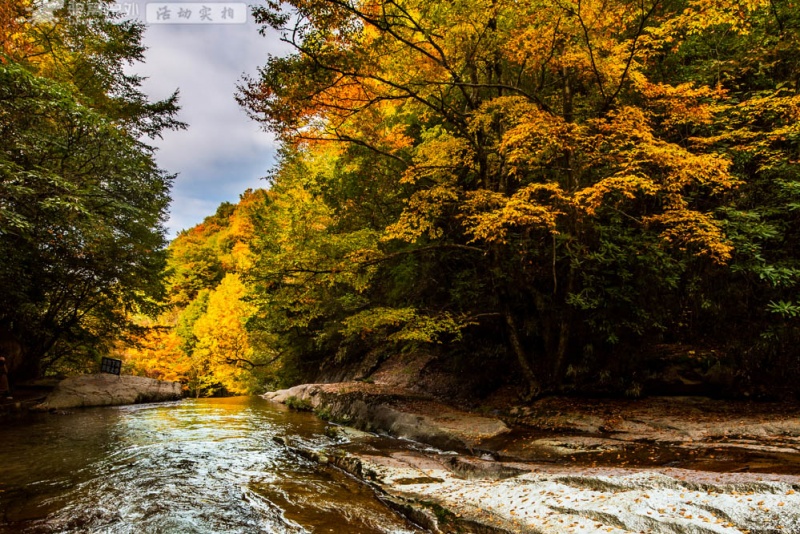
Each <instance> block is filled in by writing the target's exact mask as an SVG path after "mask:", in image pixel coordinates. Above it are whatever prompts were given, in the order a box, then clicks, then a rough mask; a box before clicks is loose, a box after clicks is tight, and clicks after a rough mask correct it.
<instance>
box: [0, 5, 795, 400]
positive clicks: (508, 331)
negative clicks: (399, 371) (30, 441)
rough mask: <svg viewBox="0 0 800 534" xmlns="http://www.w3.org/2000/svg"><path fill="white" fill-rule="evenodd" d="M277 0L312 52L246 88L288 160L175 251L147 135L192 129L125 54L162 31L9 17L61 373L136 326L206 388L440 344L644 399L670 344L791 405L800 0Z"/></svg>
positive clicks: (448, 352) (8, 84) (27, 194)
mask: <svg viewBox="0 0 800 534" xmlns="http://www.w3.org/2000/svg"><path fill="white" fill-rule="evenodd" d="M21 4H24V2H23V3H21ZM20 9H22V8H20ZM254 14H255V17H256V19H257V21H258V22H259V24H260V25H261V27H262V31H263V32H278V33H279V34H280V35H281V36H282V39H283V41H285V42H286V43H287V44H288V45H290V46H291V47H292V48H293V50H294V52H293V53H291V54H288V55H285V56H281V57H269V59H268V60H267V62H266V64H265V65H264V66H263V67H262V68H261V69H260V71H259V74H258V76H255V77H253V78H250V79H245V80H243V81H242V83H241V86H240V88H239V91H238V94H237V95H236V98H237V99H238V101H239V103H240V104H241V106H242V107H243V108H244V109H246V110H247V111H248V112H249V113H250V115H251V116H252V117H253V119H254V120H257V121H259V122H260V123H262V124H263V125H264V127H265V128H266V129H268V130H270V131H272V132H274V133H275V134H276V135H277V136H278V138H279V140H280V142H281V147H282V148H281V153H280V160H279V162H278V164H277V165H276V167H275V168H274V169H272V170H271V172H270V175H269V179H268V185H266V186H265V189H263V190H256V191H247V192H245V193H244V194H243V195H242V197H241V200H240V202H239V203H238V204H236V205H232V204H223V205H222V206H220V208H219V209H218V211H217V213H216V214H215V215H212V216H210V217H208V218H207V219H206V220H205V221H204V222H203V223H202V224H201V225H198V226H197V227H195V228H192V229H189V230H186V231H184V232H182V233H181V234H180V235H179V236H178V237H177V238H176V239H175V240H174V241H173V242H172V243H171V244H170V245H169V248H168V249H167V251H166V258H165V259H164V258H162V252H163V251H162V248H161V245H162V244H163V231H162V230H161V227H160V221H161V218H162V217H163V210H164V209H165V206H166V194H167V193H166V188H167V187H168V183H169V177H168V176H166V175H165V174H164V173H163V172H161V171H159V170H158V169H157V168H155V167H154V165H153V163H152V158H151V152H150V149H149V147H148V146H147V145H145V144H142V142H141V141H140V139H141V138H142V134H149V135H157V134H158V132H159V131H161V130H162V129H163V128H173V127H181V125H180V124H179V123H177V122H175V120H174V118H173V117H174V113H175V111H176V101H175V99H174V98H173V99H170V100H168V101H165V102H159V103H148V102H146V100H145V99H144V97H143V96H142V95H141V94H140V93H139V92H138V90H137V79H136V78H132V77H126V76H124V75H122V74H121V71H120V70H119V64H120V63H121V62H123V61H125V60H128V59H131V58H136V57H137V56H138V55H139V54H141V50H140V48H138V44H137V43H138V39H139V37H140V33H139V32H140V31H141V29H140V28H138V27H137V26H135V25H126V24H122V23H119V22H113V21H111V22H109V21H94V22H92V23H91V24H89V23H81V24H72V25H66V26H64V27H63V28H61V27H60V26H58V25H56V26H54V27H53V28H55V29H58V31H57V32H56V31H55V29H53V30H51V29H50V27H47V28H46V29H47V31H48V33H47V35H48V36H50V37H48V39H47V40H46V42H45V41H44V40H39V39H38V37H37V36H39V35H40V33H42V30H43V29H45V28H44V27H43V26H42V24H33V23H31V22H24V21H23V22H22V23H19V22H18V21H20V20H24V17H23V18H22V19H21V18H20V15H19V13H17V14H16V15H15V16H11V18H9V16H8V15H7V14H5V13H4V18H3V20H2V21H0V25H1V26H0V27H1V28H2V32H3V33H2V34H0V39H2V42H3V43H4V52H3V56H2V57H3V63H2V65H1V66H0V67H1V68H2V71H0V72H2V76H3V77H4V80H3V83H2V85H0V91H2V96H1V97H0V125H1V127H2V129H3V134H2V135H3V147H2V154H0V157H2V160H0V165H2V167H0V168H2V182H0V187H2V197H0V202H1V203H0V225H2V226H0V246H2V248H3V253H2V254H1V255H0V262H2V264H0V277H1V278H0V284H2V287H3V292H4V295H7V296H6V297H4V299H3V302H2V304H0V306H2V307H1V308H0V318H1V319H2V321H3V325H4V326H3V328H4V329H5V331H7V332H8V333H9V334H11V335H14V336H16V338H17V339H19V340H20V341H21V342H22V344H23V346H24V352H25V355H26V358H27V359H26V361H28V362H33V363H35V364H36V365H37V366H38V370H39V372H44V371H46V370H47V369H64V368H66V367H68V366H66V365H65V363H66V362H76V361H86V358H87V357H89V358H91V357H93V355H95V354H99V353H100V352H102V351H104V350H109V346H110V344H111V343H113V344H114V348H113V351H114V353H116V354H120V355H122V357H123V358H124V359H125V360H126V362H127V363H126V364H127V366H128V368H129V369H130V370H132V371H134V372H138V373H142V374H147V375H150V376H154V377H162V378H168V379H177V380H181V381H183V382H184V383H186V384H187V388H188V389H189V391H190V392H191V393H192V394H195V395H211V394H224V393H248V392H255V391H258V390H260V389H263V388H264V387H274V386H277V385H288V384H293V383H297V382H300V381H304V380H313V379H315V377H317V375H318V373H319V370H320V369H322V368H328V369H330V368H335V367H337V366H338V367H342V368H344V367H347V366H348V365H352V364H353V363H354V362H361V361H365V360H369V361H373V362H381V361H384V360H386V359H391V358H392V357H394V356H395V355H398V354H404V353H409V352H414V351H425V352H429V353H432V354H434V355H435V358H436V360H437V361H438V362H439V364H440V365H442V366H445V367H448V368H450V369H453V370H457V371H458V372H460V373H466V374H471V375H473V376H479V377H482V379H483V380H484V381H485V383H486V387H487V388H491V387H496V386H498V385H500V384H503V383H512V384H517V385H519V386H520V388H521V390H522V391H524V395H526V396H528V397H533V396H537V395H543V394H548V393H554V392H606V393H627V394H629V395H638V394H641V393H646V392H647V391H646V387H644V386H645V385H646V384H647V381H648V377H650V376H652V375H654V374H658V373H659V372H661V371H662V369H663V361H662V360H663V359H664V357H665V356H664V354H670V355H672V356H670V357H672V358H675V356H674V355H675V354H679V355H680V358H683V359H684V360H685V362H686V365H687V366H689V367H691V368H692V369H694V371H695V373H696V374H697V373H699V374H700V379H701V380H702V381H707V382H708V383H709V384H710V385H711V386H712V387H719V388H720V391H723V390H724V392H726V393H728V394H730V393H758V392H770V393H771V394H778V395H792V394H794V393H795V392H796V387H795V386H794V384H796V383H797V380H798V379H800V354H798V351H797V349H796V347H797V346H798V344H800V298H798V279H799V278H800V263H799V262H798V260H799V259H800V250H799V249H798V247H799V246H800V241H799V240H798V239H799V238H800V165H799V163H800V9H798V6H796V5H795V4H794V2H793V0H741V1H729V0H725V1H723V0H602V1H600V0H541V1H539V0H534V1H530V2H516V1H508V0H492V1H482V0H470V1H463V0H454V1H451V2H420V1H417V0H309V1H303V0H297V1H293V2H288V3H284V2H272V1H270V2H267V5H266V6H263V7H257V8H255V9H254ZM12 15H14V14H13V13H12ZM15 17H16V18H15ZM15 24H16V25H18V24H21V26H20V27H15ZM52 32H55V33H52ZM52 35H55V36H56V37H57V38H53V37H52ZM81 39H84V41H81ZM80 43H82V44H81V45H80V46H78V44H80ZM43 47H45V48H43ZM29 50H32V52H28V51H29ZM59 54H63V55H64V57H67V58H68V61H61V60H59V61H58V62H56V61H48V60H47V59H46V58H51V57H60V56H59ZM43 58H44V59H43ZM61 65H70V66H74V67H75V68H70V69H61ZM78 67H79V68H78ZM101 139H102V142H101V141H100V140H101ZM71 143H83V144H85V145H86V147H85V149H82V150H81V151H79V152H74V151H70V152H69V153H68V154H73V153H79V154H83V155H82V156H70V157H66V156H65V154H66V153H65V151H64V147H65V146H71ZM162 260H163V261H165V262H166V264H165V267H164V268H163V269H161V267H160V266H159V262H161V261H162ZM159 275H160V278H159ZM160 285H163V294H162V295H161V296H159V286H160ZM8 325H12V326H8ZM123 326H125V328H123ZM122 332H125V335H124V336H123V335H120V334H121V333H122ZM82 358H83V360H82ZM71 365H73V366H74V365H77V364H74V363H73V364H71Z"/></svg>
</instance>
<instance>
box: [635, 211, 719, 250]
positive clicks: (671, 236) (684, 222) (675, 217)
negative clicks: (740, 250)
mask: <svg viewBox="0 0 800 534" xmlns="http://www.w3.org/2000/svg"><path fill="white" fill-rule="evenodd" d="M644 222H645V223H646V224H652V225H655V226H657V227H662V228H663V230H662V231H661V234H660V235H661V237H662V238H663V239H664V240H665V241H667V242H668V243H671V244H674V245H676V246H677V247H678V248H679V249H680V250H686V251H690V252H693V253H694V254H696V255H698V256H707V257H709V258H711V259H712V260H713V261H715V262H717V263H724V262H726V261H728V260H729V259H730V257H731V253H732V251H733V246H732V244H731V243H730V241H728V240H727V239H726V237H725V234H724V233H723V231H722V229H721V228H720V226H719V223H717V222H716V221H715V220H714V219H713V217H712V216H711V215H708V214H705V213H701V212H699V211H695V210H690V209H676V210H668V211H665V212H664V213H661V214H659V215H653V216H650V217H646V218H645V219H644Z"/></svg>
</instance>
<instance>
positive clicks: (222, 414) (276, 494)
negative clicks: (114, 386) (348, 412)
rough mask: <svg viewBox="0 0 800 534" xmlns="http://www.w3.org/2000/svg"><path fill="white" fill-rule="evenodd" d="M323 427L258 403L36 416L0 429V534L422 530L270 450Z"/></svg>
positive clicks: (189, 403) (321, 472) (343, 482)
mask: <svg viewBox="0 0 800 534" xmlns="http://www.w3.org/2000/svg"><path fill="white" fill-rule="evenodd" d="M324 428H325V423H323V422H321V421H319V420H317V419H316V418H315V417H313V416H312V415H310V414H306V413H297V412H292V411H289V410H286V409H285V408H284V407H282V406H278V405H275V404H272V403H268V402H266V401H264V400H262V399H260V398H253V397H237V398H228V399H200V400H186V401H182V402H180V403H169V404H151V405H138V406H129V407H118V408H97V409H88V410H80V411H76V412H75V413H72V414H68V415H50V414H40V415H37V416H35V417H34V418H32V419H31V420H28V421H25V422H19V423H14V424H9V425H6V426H5V427H4V428H2V429H0V442H2V444H3V445H2V454H3V461H2V462H0V514H2V515H0V533H9V534H10V533H20V532H21V533H51V532H103V533H134V532H136V533H141V532H147V533H150V532H152V533H171V532H180V533H218V532H225V533H238V532H240V533H248V534H249V533H257V532H265V533H266V532H269V533H300V532H363V533H406V532H409V533H410V532H422V531H421V530H419V529H417V528H416V527H414V526H413V525H410V524H408V523H407V522H406V521H405V520H404V519H402V518H401V517H399V516H397V515H396V514H395V513H394V512H392V511H391V510H389V509H388V508H386V507H385V506H384V505H383V504H382V503H381V502H380V501H379V500H378V499H377V498H376V497H375V496H374V495H373V494H372V492H371V491H370V490H369V489H368V488H365V487H364V486H363V485H361V484H359V483H357V482H356V481H354V480H352V479H350V478H349V477H348V476H346V475H344V474H342V473H340V472H338V471H336V470H331V469H324V468H321V467H319V466H317V465H316V464H312V463H311V462H308V461H306V460H304V459H301V458H298V457H296V456H295V455H292V454H291V453H289V452H288V451H286V450H285V448H284V447H282V446H281V445H279V444H277V443H275V442H274V441H273V439H272V438H273V437H274V436H276V435H293V436H296V437H298V438H301V439H303V440H306V441H308V442H311V443H319V444H320V445H322V444H324V443H326V442H327V441H328V438H326V437H325V435H324Z"/></svg>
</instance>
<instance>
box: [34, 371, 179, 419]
mask: <svg viewBox="0 0 800 534" xmlns="http://www.w3.org/2000/svg"><path fill="white" fill-rule="evenodd" d="M180 398H181V385H180V383H179V382H165V381H162V380H155V379H153V378H146V377H143V376H116V375H110V374H96V375H80V376H73V377H70V378H67V379H65V380H62V381H61V382H59V384H58V385H57V386H56V388H55V389H54V390H53V392H52V393H50V394H49V395H48V396H47V398H46V399H45V401H44V402H43V403H41V404H39V405H37V406H35V407H34V409H35V410H41V411H45V410H63V409H66V408H80V407H88V406H117V405H123V404H138V403H141V402H161V401H170V400H177V399H180Z"/></svg>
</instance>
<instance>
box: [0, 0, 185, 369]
mask: <svg viewBox="0 0 800 534" xmlns="http://www.w3.org/2000/svg"><path fill="white" fill-rule="evenodd" d="M35 7H36V6H35V5H34V3H33V2H31V1H30V0H3V3H2V4H0V292H1V295H2V296H1V297H0V349H2V352H3V353H4V355H5V356H6V357H7V359H8V360H9V363H10V365H9V367H10V368H11V373H12V376H14V377H15V378H16V379H17V380H20V379H23V378H28V377H33V376H36V375H39V374H42V373H44V372H48V371H51V372H70V373H74V372H81V371H85V370H87V369H89V368H94V366H91V367H90V365H89V362H91V363H93V362H94V361H95V359H97V358H99V357H100V356H101V355H103V354H106V353H107V351H108V350H110V349H111V347H112V346H113V343H114V342H115V340H118V339H120V338H121V337H123V336H125V335H130V334H131V333H132V332H133V330H132V328H134V327H135V326H136V325H135V323H134V321H133V320H132V314H134V313H141V312H150V313H156V312H157V309H158V303H159V302H160V301H161V300H162V298H163V285H162V282H161V278H162V272H163V269H164V265H165V259H166V252H165V250H164V248H165V246H166V244H167V243H166V239H165V232H164V228H163V227H162V223H163V221H164V219H165V216H166V210H167V207H168V204H169V187H170V183H171V180H172V177H171V176H170V175H168V174H167V173H165V172H164V171H163V170H161V169H159V168H158V167H157V165H156V164H155V162H154V159H153V147H152V146H150V145H149V144H148V140H152V139H153V138H156V137H158V136H159V135H160V133H161V132H162V131H164V130H165V129H175V128H182V127H184V125H183V124H182V123H180V122H179V121H177V120H176V119H175V117H176V114H177V112H178V107H177V94H174V95H172V96H171V97H170V98H168V99H166V100H164V101H159V102H151V101H148V99H147V97H146V96H145V95H144V93H143V92H142V91H141V90H140V86H141V82H142V80H141V78H139V77H137V76H134V75H129V74H126V71H125V67H126V66H127V65H128V64H130V63H133V62H136V61H140V60H141V59H142V58H143V53H144V48H142V45H141V37H142V32H143V31H144V28H143V27H142V26H141V25H137V24H133V23H130V22H124V21H119V20H115V19H114V17H113V16H111V15H110V13H109V12H108V11H102V10H99V9H98V10H94V11H92V10H87V11H86V13H84V14H82V15H81V16H74V14H71V13H70V11H69V10H68V9H66V8H62V9H60V10H58V11H56V12H55V13H54V16H52V17H45V16H39V15H40V13H39V12H37V11H35V9H34V8H35Z"/></svg>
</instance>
